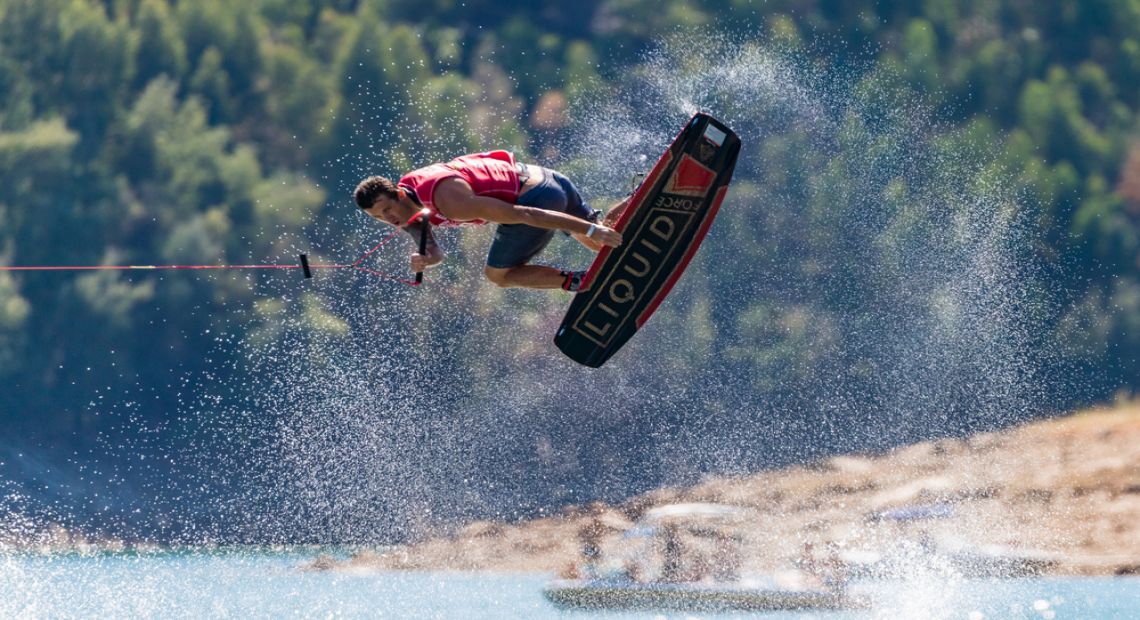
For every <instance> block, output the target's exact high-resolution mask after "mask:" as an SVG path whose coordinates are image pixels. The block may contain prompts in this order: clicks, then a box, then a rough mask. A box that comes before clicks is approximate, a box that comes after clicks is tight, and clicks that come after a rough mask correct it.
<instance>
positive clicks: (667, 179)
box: [554, 113, 740, 368]
mask: <svg viewBox="0 0 1140 620" xmlns="http://www.w3.org/2000/svg"><path fill="white" fill-rule="evenodd" d="M739 153H740V139H739V138H738V137H737V136H736V134H735V133H733V131H732V130H731V129H729V128H728V127H727V126H725V125H724V124H723V123H721V122H720V121H718V120H716V119H715V118H713V117H711V116H709V115H708V114H704V113H697V114H695V115H694V116H693V117H692V118H691V119H689V122H688V123H687V124H686V125H685V127H684V128H683V129H682V130H681V133H679V134H677V137H676V138H674V140H673V143H672V144H671V145H670V146H669V149H668V150H666V151H665V154H663V155H662V156H661V158H660V159H659V160H658V161H657V163H656V165H654V166H653V169H652V170H651V171H650V173H649V174H648V175H647V176H646V178H645V180H644V181H643V182H642V183H641V185H640V186H639V187H638V188H637V190H636V191H635V192H634V193H633V196H632V197H631V198H630V203H629V206H627V207H626V209H625V211H624V212H623V213H622V215H621V217H620V218H619V219H618V221H617V223H616V224H615V225H614V228H615V229H616V230H618V231H619V232H621V233H622V236H623V238H624V239H623V242H622V245H621V246H620V247H617V248H609V247H607V248H603V249H602V251H601V252H599V253H598V256H597V258H596V259H595V260H594V262H593V264H592V265H590V269H589V271H587V272H586V277H585V278H584V279H583V282H582V287H581V289H579V292H578V294H577V295H575V296H574V300H573V301H572V302H571V303H570V309H569V310H568V311H567V312H566V316H565V318H563V320H562V324H561V326H560V327H559V328H558V332H557V334H556V335H555V337H554V343H555V345H557V346H558V348H559V349H560V350H561V351H562V352H563V353H565V354H566V355H567V356H568V357H570V358H571V359H573V360H574V361H576V362H578V363H580V364H584V365H586V366H590V367H593V368H597V367H599V366H601V365H602V364H605V363H606V360H608V359H609V358H610V357H611V356H612V355H613V354H614V353H616V352H617V351H618V349H620V348H621V347H622V345H624V344H625V343H626V342H627V341H628V340H629V339H630V338H631V337H632V336H633V334H634V333H636V332H637V330H638V329H640V328H641V326H642V325H644V324H645V322H646V321H648V320H649V317H650V316H652V315H653V312H654V311H655V310H657V307H658V306H659V305H660V304H661V302H662V300H664V299H665V296H666V295H668V294H669V291H670V290H671V289H672V288H673V285H674V284H676V283H677V280H678V279H679V278H680V277H681V274H682V273H684V271H685V268H686V267H687V266H688V264H689V261H690V260H691V259H692V258H693V255H694V254H696V252H697V248H698V247H700V245H701V241H702V240H704V237H705V234H706V233H707V232H708V230H709V226H710V225H712V222H713V218H715V217H716V213H717V211H718V210H719V209H720V205H721V202H722V201H723V200H724V196H725V193H726V192H727V191H728V184H729V182H730V181H731V180H732V172H733V169H734V168H735V166H736V158H737V155H739Z"/></svg>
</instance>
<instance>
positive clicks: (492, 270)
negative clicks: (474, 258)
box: [483, 267, 511, 288]
mask: <svg viewBox="0 0 1140 620" xmlns="http://www.w3.org/2000/svg"><path fill="white" fill-rule="evenodd" d="M510 273H511V270H510V269H509V268H508V269H500V268H499V267H484V268H483V275H485V276H487V279H488V280H490V281H491V282H493V283H494V284H495V286H500V287H503V288H506V287H507V286H509V284H508V283H507V280H508V277H509V274H510Z"/></svg>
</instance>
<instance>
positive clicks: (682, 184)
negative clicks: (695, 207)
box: [664, 153, 716, 196]
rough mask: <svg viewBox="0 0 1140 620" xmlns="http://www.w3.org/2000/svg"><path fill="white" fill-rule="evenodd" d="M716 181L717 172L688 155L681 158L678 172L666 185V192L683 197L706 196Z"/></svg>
mask: <svg viewBox="0 0 1140 620" xmlns="http://www.w3.org/2000/svg"><path fill="white" fill-rule="evenodd" d="M715 180H716V173H715V172H713V171H712V170H710V169H709V168H707V167H706V166H705V165H704V164H702V163H700V162H699V161H697V160H695V159H693V158H692V157H691V156H690V155H689V154H688V153H686V154H684V155H682V156H681V161H680V162H679V163H678V164H677V170H676V171H675V172H674V173H673V176H672V177H671V178H670V179H669V181H668V182H667V183H666V184H665V188H664V191H665V192H666V193H669V194H678V195H681V196H704V195H705V194H707V193H708V191H709V187H711V186H712V184H713V181H715Z"/></svg>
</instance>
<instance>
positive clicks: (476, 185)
mask: <svg viewBox="0 0 1140 620" xmlns="http://www.w3.org/2000/svg"><path fill="white" fill-rule="evenodd" d="M452 177H459V178H461V179H463V180H464V181H466V182H467V184H468V185H470V186H471V189H472V190H473V191H474V192H475V195H476V196H490V197H492V198H498V199H499V200H502V201H503V202H509V203H511V204H514V203H515V202H516V201H517V200H518V198H519V173H518V170H517V169H516V168H515V156H514V155H513V154H511V153H510V152H509V151H489V152H486V153H475V154H473V155H463V156H461V157H456V158H455V159H453V160H451V161H449V162H447V163H446V164H432V165H430V166H426V167H424V168H420V169H418V170H413V171H411V172H409V173H407V174H405V175H404V176H403V177H401V178H400V182H399V185H400V186H402V187H404V188H405V189H409V190H411V191H412V192H413V193H414V194H415V195H416V198H418V199H419V201H420V204H422V205H423V206H424V208H426V209H427V210H428V212H429V213H430V214H431V223H432V225H433V226H458V225H460V224H484V223H485V222H484V221H483V220H472V221H470V222H460V221H456V220H451V219H448V218H447V217H446V216H444V215H442V214H440V212H439V209H436V207H435V200H434V197H435V186H436V185H438V184H439V182H440V181H442V180H444V179H450V178H452Z"/></svg>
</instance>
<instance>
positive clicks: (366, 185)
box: [352, 177, 397, 209]
mask: <svg viewBox="0 0 1140 620" xmlns="http://www.w3.org/2000/svg"><path fill="white" fill-rule="evenodd" d="M382 195H383V196H387V197H388V198H391V199H392V200H396V198H397V190H396V184H395V183H393V182H391V181H389V180H388V179H385V178H384V177H368V178H367V179H364V180H363V181H361V182H360V184H359V185H357V186H356V189H355V190H354V191H353V192H352V199H353V200H355V201H356V206H358V207H360V208H361V209H368V208H370V207H372V205H373V203H375V202H376V199H377V198H379V197H380V196H382Z"/></svg>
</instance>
